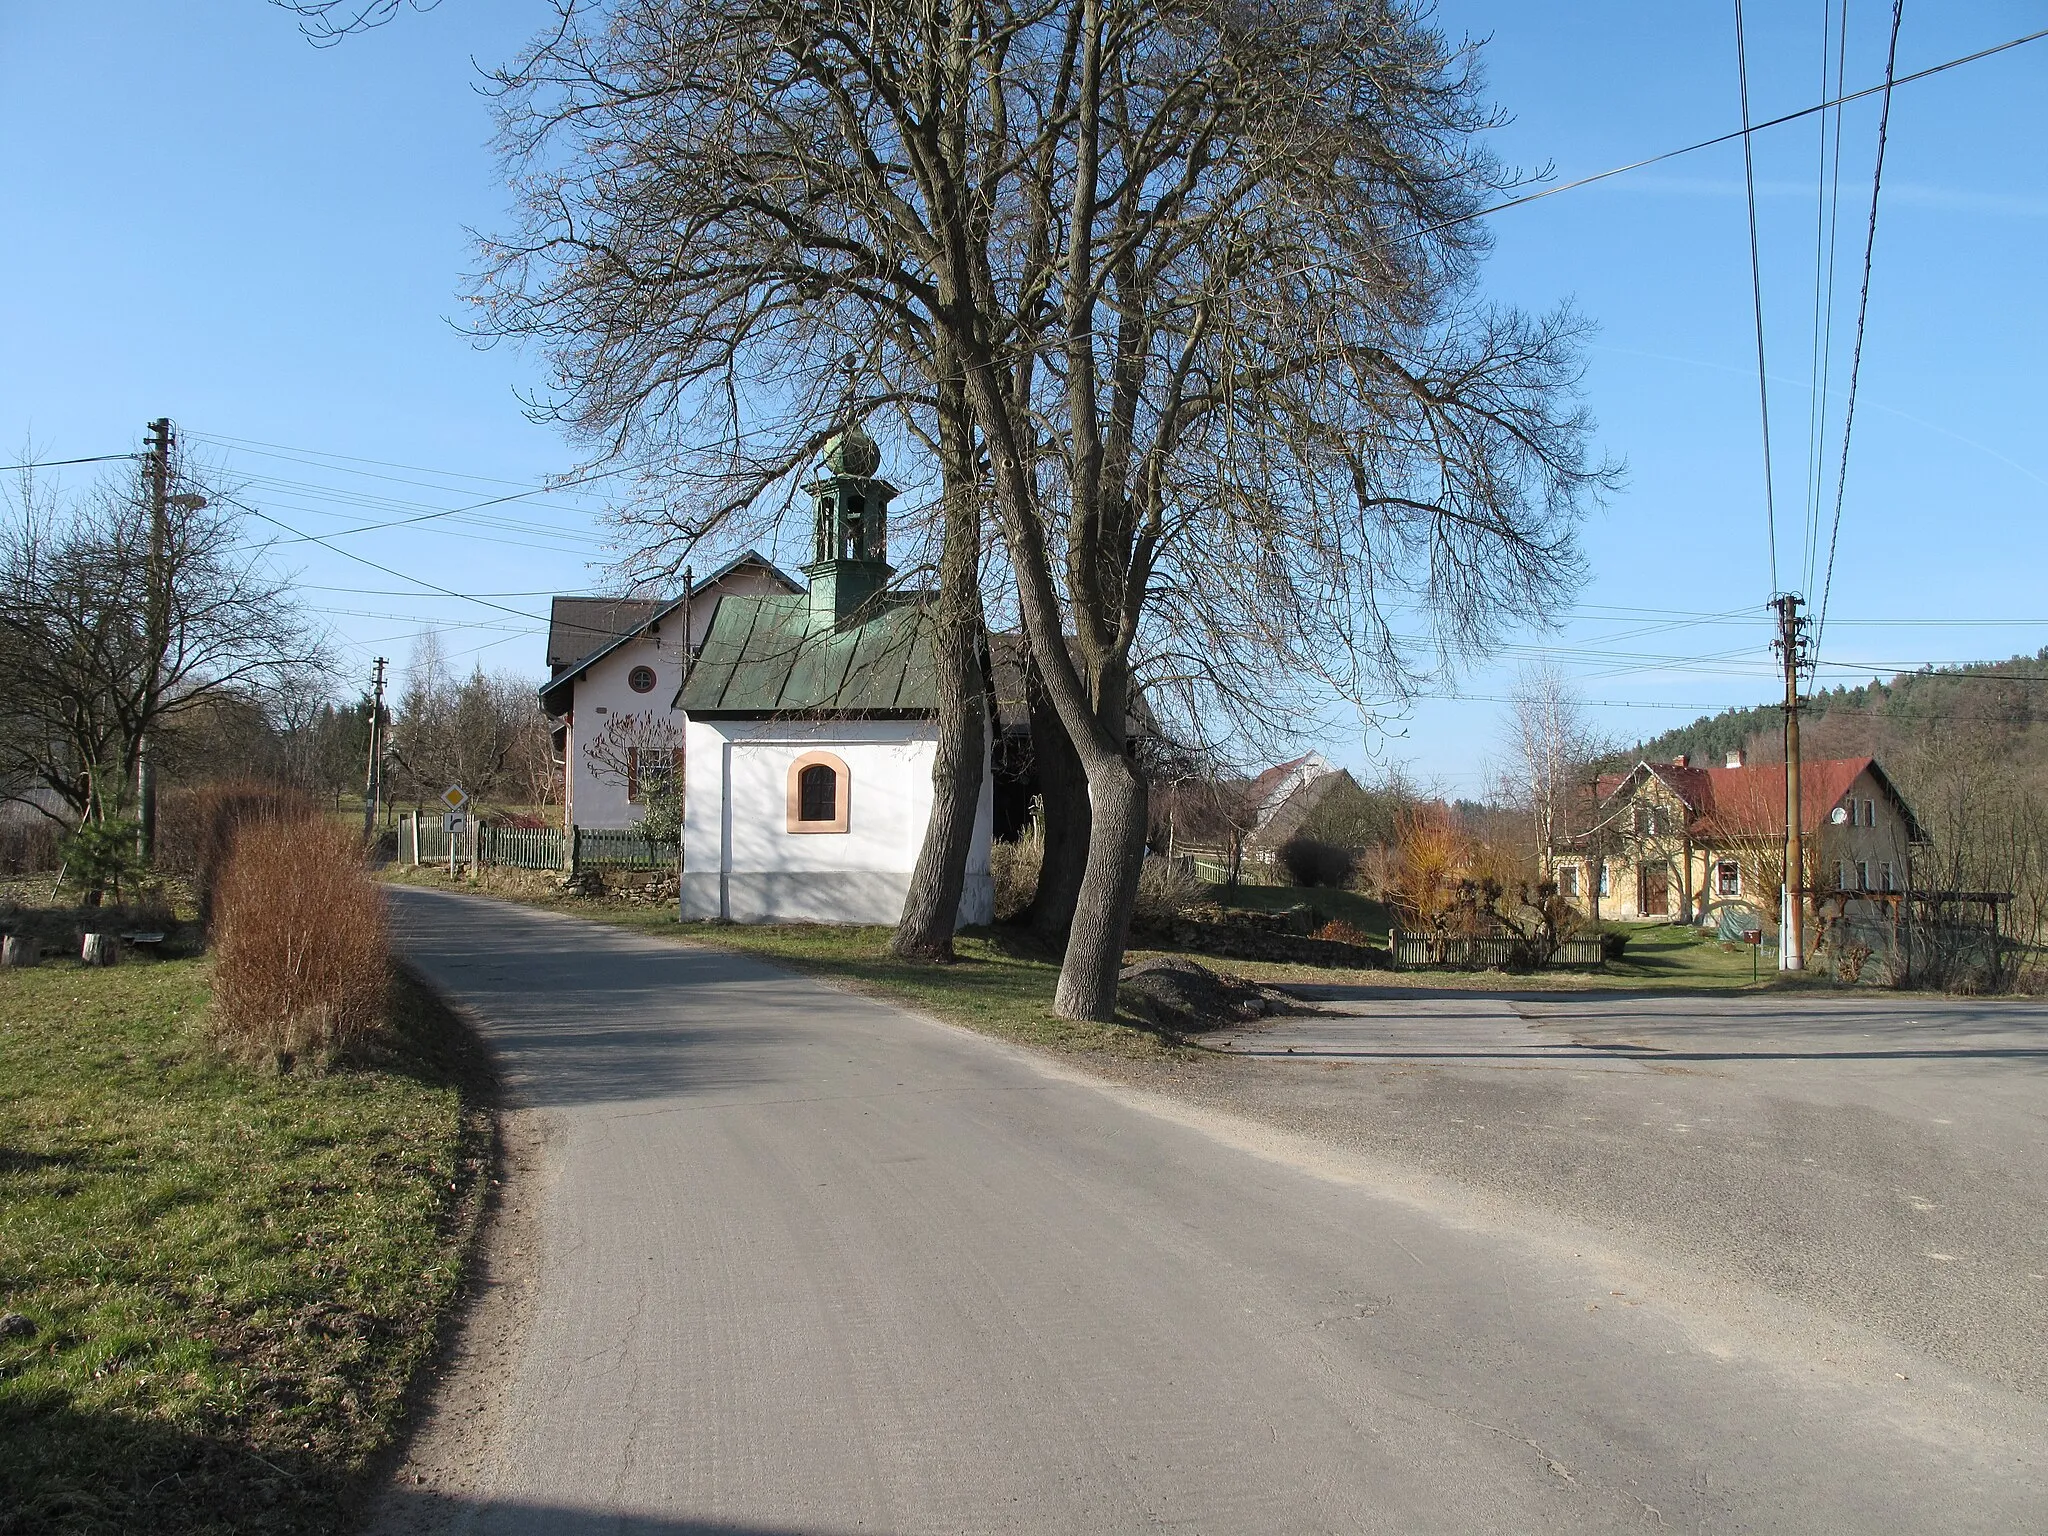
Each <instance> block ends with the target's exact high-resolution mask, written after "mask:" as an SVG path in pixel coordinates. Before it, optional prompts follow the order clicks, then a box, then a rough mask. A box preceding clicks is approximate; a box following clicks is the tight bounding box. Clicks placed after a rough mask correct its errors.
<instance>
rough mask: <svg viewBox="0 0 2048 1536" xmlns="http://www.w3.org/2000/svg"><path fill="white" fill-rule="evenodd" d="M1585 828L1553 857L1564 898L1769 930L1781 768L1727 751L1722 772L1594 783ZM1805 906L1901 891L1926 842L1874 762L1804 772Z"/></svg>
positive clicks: (1640, 770)
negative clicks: (1763, 925)
mask: <svg viewBox="0 0 2048 1536" xmlns="http://www.w3.org/2000/svg"><path fill="white" fill-rule="evenodd" d="M1595 800H1596V803H1595V805H1594V807H1593V811H1592V816H1591V819H1590V822H1589V826H1588V829H1587V830H1586V831H1583V832H1579V833H1576V834H1574V835H1573V836H1571V837H1570V838H1568V839H1566V840H1565V841H1564V842H1563V843H1561V844H1560V846H1559V847H1558V848H1557V849H1556V850H1555V851H1554V860H1553V866H1552V867H1553V869H1554V871H1555V874H1556V877H1557V882H1558V886H1559V889H1560V892H1561V894H1563V895H1564V896H1565V897H1566V899H1568V900H1570V901H1571V902H1573V903H1574V904H1575V905H1577V906H1578V907H1580V908H1581V909H1583V910H1586V911H1592V910H1594V909H1595V907H1596V905H1597V909H1598V911H1599V913H1600V915H1601V916H1603V917H1613V918H1623V919H1644V920H1651V921H1654V920H1659V919H1661V920H1664V921H1667V922H1669V921H1675V922H1705V921H1710V920H1712V919H1713V917H1714V915H1715V914H1716V913H1717V912H1718V911H1719V910H1721V909H1723V908H1726V907H1727V906H1729V905H1731V904H1739V905H1741V906H1744V907H1747V908H1753V909H1754V910H1755V911H1756V912H1758V913H1761V914H1762V915H1763V916H1764V918H1765V919H1766V920H1767V921H1768V922H1769V923H1770V924H1772V925H1774V926H1775V924H1776V923H1777V920H1778V903H1779V887H1780V885H1781V884H1782V883H1783V880H1784V844H1785V769H1784V766H1783V765H1782V764H1779V763H1771V764H1752V763H1748V762H1745V761H1744V760H1743V756H1742V754H1741V753H1740V752H1732V753H1730V754H1729V755H1728V758H1727V761H1726V762H1725V763H1724V765H1723V766H1721V767H1718V768H1702V767H1696V766H1694V765H1693V764H1692V763H1691V762H1690V761H1688V760H1687V759H1686V758H1683V757H1679V758H1675V759H1673V760H1672V761H1670V762H1668V763H1652V762H1647V761H1645V762H1639V763H1637V764H1636V765H1635V766H1634V767H1633V768H1631V769H1629V770H1628V771H1627V772H1626V773H1614V774H1605V775H1602V776H1601V778H1600V779H1599V781H1598V783H1597V785H1596V786H1595ZM1800 826H1801V831H1802V833H1803V834H1804V835H1805V837H1806V839H1807V847H1806V862H1807V882H1806V884H1807V888H1808V891H1809V897H1810V899H1814V900H1819V899H1825V898H1833V897H1837V896H1840V897H1841V898H1842V899H1843V904H1844V909H1845V910H1846V911H1848V912H1849V913H1850V915H1852V916H1854V915H1858V909H1859V908H1864V907H1869V906H1870V905H1871V903H1870V901H1869V900H1868V899H1867V898H1866V899H1859V893H1866V892H1887V891H1904V890H1906V889H1908V887H1909V884H1910V881H1911V868H1912V858H1913V850H1914V849H1915V848H1917V847H1920V846H1922V845H1924V844H1925V843H1926V842H1927V841H1928V837H1927V834H1926V832H1925V831H1924V830H1922V828H1921V826H1920V822H1919V820H1918V819H1917V818H1916V817H1915V816H1914V814H1913V811H1912V808H1911V807H1910V806H1909V805H1907V804H1906V801H1905V797H1904V796H1902V795H1901V794H1900V793H1899V791H1898V788H1897V786H1896V785H1894V784H1893V783H1892V781H1891V778H1890V776H1889V775H1887V774H1886V773H1885V771H1884V768H1883V767H1882V766H1881V765H1880V764H1879V763H1878V761H1877V759H1875V758H1871V757H1853V758H1821V759H1817V760H1816V759H1809V760H1808V761H1806V762H1805V763H1803V764H1802V765H1801V772H1800Z"/></svg>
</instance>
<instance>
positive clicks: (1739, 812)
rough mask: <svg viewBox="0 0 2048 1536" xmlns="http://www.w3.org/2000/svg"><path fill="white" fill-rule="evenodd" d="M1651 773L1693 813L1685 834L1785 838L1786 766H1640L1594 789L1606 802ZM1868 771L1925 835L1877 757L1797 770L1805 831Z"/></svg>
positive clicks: (1819, 762) (1826, 761) (1807, 764)
mask: <svg viewBox="0 0 2048 1536" xmlns="http://www.w3.org/2000/svg"><path fill="white" fill-rule="evenodd" d="M1644 770H1648V771H1649V772H1650V773H1653V774H1655V775H1656V776H1657V777H1658V778H1660V779H1662V780H1663V781H1664V782H1665V783H1666V784H1667V785H1669V786H1670V787H1671V789H1672V791H1673V792H1674V793H1675V794H1677V796H1678V797H1679V799H1681V800H1683V801H1684V802H1685V805H1686V809H1687V810H1689V811H1690V812H1691V813H1692V816H1691V821H1690V823H1689V826H1688V828H1687V830H1689V831H1690V832H1691V833H1692V834H1693V836H1695V837H1698V838H1701V839H1702V840H1708V841H1711V840H1712V839H1713V838H1715V837H1717V836H1718V837H1757V836H1772V835H1775V836H1779V837H1782V836H1784V833H1785V765H1784V764H1783V763H1754V764H1747V765H1745V766H1743V767H1741V768H1695V767H1692V766H1690V765H1684V766H1681V765H1680V764H1677V763H1640V764H1638V765H1637V766H1636V767H1635V768H1632V769H1630V770H1629V772H1627V773H1606V774H1602V775H1601V776H1600V779H1599V782H1598V784H1597V786H1596V788H1597V790H1598V792H1599V795H1600V798H1601V800H1603V801H1606V800H1610V799H1612V798H1613V797H1614V796H1615V795H1616V794H1617V793H1619V792H1620V791H1621V790H1622V789H1623V788H1624V787H1626V786H1627V785H1628V783H1629V782H1630V781H1631V780H1633V779H1634V778H1635V776H1636V774H1637V773H1639V772H1641V771H1644ZM1865 771H1869V772H1870V773H1871V774H1872V775H1873V776H1874V777H1875V778H1876V779H1877V781H1878V783H1879V785H1881V786H1882V787H1883V789H1884V792H1885V793H1886V794H1887V795H1888V796H1890V798H1891V800H1892V803H1893V804H1894V805H1896V806H1897V807H1898V808H1899V810H1900V811H1901V812H1902V813H1903V814H1904V816H1905V818H1906V824H1907V826H1908V828H1909V829H1910V833H1911V835H1912V836H1913V837H1914V838H1915V839H1916V840H1918V839H1920V838H1921V837H1923V836H1924V834H1923V833H1922V832H1921V830H1920V823H1919V822H1918V821H1917V820H1916V819H1915V818H1914V815H1913V811H1912V808H1911V807H1910V806H1908V805H1907V804H1906V801H1905V797H1904V796H1902V795H1900V793H1899V792H1898V790H1897V788H1896V787H1895V786H1894V785H1893V784H1892V782H1891V779H1890V777H1889V776H1887V775H1886V773H1885V771H1884V768H1883V767H1882V766H1881V765H1880V764H1879V763H1878V761H1877V759H1876V758H1873V757H1821V758H1808V759H1806V760H1805V761H1804V762H1803V763H1801V765H1800V770H1799V820H1800V824H1801V830H1803V831H1807V832H1815V831H1818V830H1819V829H1820V827H1821V826H1822V824H1823V823H1825V822H1826V821H1827V819H1828V814H1829V812H1831V811H1833V810H1834V808H1835V807H1836V806H1838V805H1840V804H1841V803H1842V797H1843V796H1844V795H1846V794H1848V793H1849V786H1850V785H1852V784H1854V783H1855V782H1856V780H1857V779H1859V778H1860V777H1862V775H1863V774H1864V773H1865Z"/></svg>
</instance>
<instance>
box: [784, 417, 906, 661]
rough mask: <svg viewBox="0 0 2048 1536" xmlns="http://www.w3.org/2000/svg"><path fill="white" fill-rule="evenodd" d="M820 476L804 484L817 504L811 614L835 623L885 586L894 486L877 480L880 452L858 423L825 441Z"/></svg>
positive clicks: (807, 568) (809, 572)
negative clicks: (890, 509) (890, 510)
mask: <svg viewBox="0 0 2048 1536" xmlns="http://www.w3.org/2000/svg"><path fill="white" fill-rule="evenodd" d="M823 457H824V460H825V470H826V474H825V476H824V478H822V479H819V480H816V481H813V482H812V483H811V484H810V485H807V486H805V487H804V489H805V490H807V491H809V492H810V493H811V496H812V498H813V499H814V500H815V501H816V503H817V511H816V517H815V522H814V528H813V536H812V544H813V548H812V555H811V563H810V564H809V565H806V566H805V567H804V575H805V576H807V577H809V578H810V584H811V617H812V618H813V619H816V620H821V621H830V622H833V623H837V622H838V621H839V620H841V619H844V618H846V617H847V616H848V615H850V614H852V613H853V612H854V611H855V610H856V609H858V608H859V607H860V606H861V605H862V604H863V603H865V602H867V601H868V599H869V598H871V597H873V596H874V595H875V594H876V593H877V592H879V591H881V590H882V589H883V588H884V587H886V586H887V585H888V584H889V577H890V576H891V575H893V574H894V567H892V566H891V565H890V564H889V561H888V550H889V537H888V535H889V522H888V519H889V503H890V501H891V500H893V499H894V497H895V495H896V487H895V486H893V485H891V484H890V483H889V482H888V481H886V480H878V479H876V478H875V471H876V470H878V469H880V468H881V467H882V451H881V449H879V448H877V447H876V446H875V440H874V439H873V438H872V437H869V436H868V435H867V433H865V432H863V431H862V430H861V429H860V428H859V427H858V426H849V427H848V428H847V429H846V430H845V431H843V432H841V433H840V434H839V435H838V436H837V437H834V438H833V439H832V440H831V441H830V442H828V443H826V444H825V452H824V455H823Z"/></svg>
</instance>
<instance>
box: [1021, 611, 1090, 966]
mask: <svg viewBox="0 0 2048 1536" xmlns="http://www.w3.org/2000/svg"><path fill="white" fill-rule="evenodd" d="M1024 697H1025V700H1026V702H1027V704H1028V705H1029V707H1030V710H1031V760H1032V763H1033V764H1034V766H1035V767H1036V768H1037V770H1038V793H1039V800H1040V805H1041V807H1042V811H1043V826H1042V830H1043V832H1044V834H1045V856H1044V858H1043V859H1042V860H1041V861H1040V863H1039V866H1038V890H1037V893H1036V894H1035V895H1033V896H1032V898H1031V909H1030V912H1029V914H1028V916H1027V918H1026V921H1027V922H1029V924H1030V926H1031V931H1032V932H1033V933H1034V934H1036V935H1037V936H1038V937H1039V939H1041V940H1042V941H1043V942H1044V943H1046V944H1048V945H1062V944H1065V943H1066V942H1067V933H1068V931H1069V929H1071V928H1072V926H1073V922H1074V903H1075V902H1076V901H1078V900H1079V899H1080V896H1081V875H1082V873H1083V871H1084V870H1085V869H1086V868H1087V864H1088V841H1089V815H1088V775H1087V774H1086V773H1085V772H1084V771H1083V770H1082V768H1081V755H1080V754H1079V753H1078V752H1076V751H1075V750H1074V742H1073V738H1071V737H1070V736H1068V735H1067V727H1066V725H1065V723H1064V722H1062V721H1061V719H1060V714H1059V711H1058V710H1057V709H1055V708H1053V704H1052V700H1051V699H1050V698H1048V697H1047V696H1046V692H1045V684H1044V681H1043V680H1042V679H1041V678H1040V677H1039V675H1038V663H1037V662H1036V661H1035V660H1034V659H1033V658H1032V655H1031V648H1030V647H1029V646H1028V645H1027V646H1026V647H1025V651H1024Z"/></svg>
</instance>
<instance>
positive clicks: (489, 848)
mask: <svg viewBox="0 0 2048 1536" xmlns="http://www.w3.org/2000/svg"><path fill="white" fill-rule="evenodd" d="M448 838H449V834H448V832H447V831H446V829H445V828H443V827H442V825H441V823H440V822H439V820H437V819H436V818H433V817H429V816H421V817H418V818H417V819H415V818H414V817H413V815H412V813H411V812H408V811H401V812H400V813H399V827H398V849H397V852H398V857H399V859H400V860H402V861H403V862H405V863H407V864H446V863H447V862H448ZM679 853H680V849H679V848H678V847H677V846H676V845H674V844H671V843H665V842H656V841H655V840H654V839H652V838H649V837H643V836H642V835H641V834H640V833H638V832H634V831H631V830H613V829H610V828H602V829H601V828H597V827H571V828H570V829H569V831H568V833H567V835H564V834H563V833H560V832H556V831H554V830H552V829H550V828H543V827H497V826H492V825H490V824H489V823H488V822H475V821H472V822H471V823H470V824H469V829H468V830H467V831H466V832H464V833H462V834H461V835H460V836H459V838H458V839H457V841H456V846H455V861H456V862H457V863H458V864H469V863H472V862H474V863H478V864H496V865H498V866H500V867H502V868H506V869H544V870H562V871H565V872H570V873H573V872H574V871H576V870H578V869H581V868H583V867H584V866H586V865H594V864H602V865H606V866H609V867H612V868H624V869H672V868H674V867H675V864H676V860H677V857H678V855H679Z"/></svg>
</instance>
